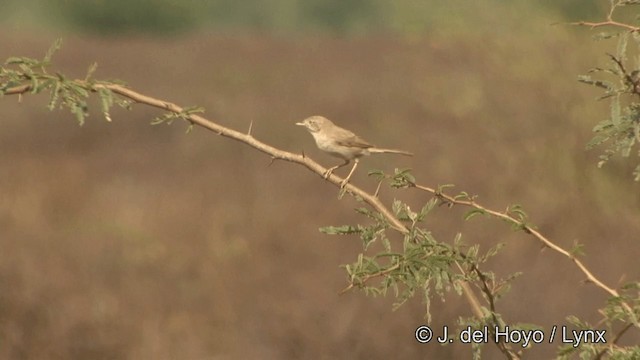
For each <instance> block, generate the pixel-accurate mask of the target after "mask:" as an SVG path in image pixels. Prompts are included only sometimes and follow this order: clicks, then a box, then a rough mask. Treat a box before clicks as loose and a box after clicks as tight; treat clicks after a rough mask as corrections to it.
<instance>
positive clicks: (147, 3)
mask: <svg viewBox="0 0 640 360" xmlns="http://www.w3.org/2000/svg"><path fill="white" fill-rule="evenodd" d="M4 2H5V4H4V9H3V10H4V11H2V13H3V15H0V16H2V17H3V18H5V19H8V18H11V17H12V16H13V15H15V14H22V15H23V16H24V15H25V14H27V13H29V14H31V15H30V16H29V17H30V20H31V21H36V22H39V23H44V24H49V25H56V26H60V25H62V26H64V27H68V28H70V29H75V30H82V31H87V32H93V33H99V34H111V35H113V34H122V33H132V32H144V33H151V34H153V33H158V34H166V33H174V32H181V31H187V30H192V29H195V28H198V27H203V26H204V27H213V28H216V29H223V30H238V29H242V30H244V31H256V30H258V31H267V32H274V33H280V34H295V33H300V32H309V31H328V32H332V33H337V34H362V33H369V32H395V33H414V32H425V31H430V30H435V29H439V30H443V31H450V30H456V31H465V30H470V29H471V28H472V27H477V26H478V23H475V22H469V21H468V19H469V17H470V16H479V17H483V16H487V20H488V22H485V23H484V24H483V26H501V23H505V22H506V23H507V24H509V23H511V20H510V19H509V18H512V19H518V20H519V21H522V17H521V16H517V15H518V14H520V15H521V14H528V15H529V16H535V15H536V14H539V13H540V12H549V13H556V14H559V16H561V17H563V18H565V19H571V20H575V19H585V18H591V17H594V16H596V15H597V14H599V13H601V11H602V9H603V3H604V2H603V1H597V0H566V1H552V0H546V1H542V2H532V1H526V0H512V1H510V2H509V5H508V6H504V5H503V3H504V1H501V0H486V1H481V2H473V1H467V0H449V1H437V0H436V1H426V0H424V1H416V0H394V1H387V0H271V1H264V0H243V1H237V0H213V1H199V0H138V1H129V0H109V1H105V0H52V1H48V0H30V1H20V0H5V1H4ZM605 5H606V4H605ZM21 19H24V17H22V18H21ZM18 21H22V20H18ZM476 30H477V29H476Z"/></svg>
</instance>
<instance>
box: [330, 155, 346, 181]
mask: <svg viewBox="0 0 640 360" xmlns="http://www.w3.org/2000/svg"><path fill="white" fill-rule="evenodd" d="M349 163H350V161H349V159H345V160H344V162H343V163H342V164H339V165H336V166H334V167H332V168H330V169H329V170H327V171H326V172H325V173H324V178H325V179H328V178H329V176H331V174H332V173H333V171H334V170H335V169H337V168H341V167H343V166H347V165H349Z"/></svg>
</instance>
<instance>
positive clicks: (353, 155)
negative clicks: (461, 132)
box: [296, 116, 413, 187]
mask: <svg viewBox="0 0 640 360" xmlns="http://www.w3.org/2000/svg"><path fill="white" fill-rule="evenodd" d="M296 125H300V126H304V127H305V128H307V130H308V131H309V132H310V133H311V135H312V136H313V138H314V139H315V141H316V145H317V146H318V148H319V149H320V150H322V151H324V152H326V153H329V154H330V155H333V156H335V157H338V158H341V159H343V160H344V163H342V164H338V165H336V166H334V167H331V168H329V169H328V170H327V172H326V173H325V174H324V177H325V179H326V178H328V177H329V176H331V174H332V173H333V171H334V170H336V169H338V168H341V167H343V166H347V165H349V163H350V162H351V160H354V164H353V167H352V168H351V171H349V175H347V177H346V178H345V179H344V180H343V181H342V183H341V184H340V186H341V187H344V186H345V185H346V184H347V183H348V182H349V179H350V178H351V175H353V172H354V171H355V170H356V167H358V162H359V160H360V157H362V156H365V155H369V154H381V153H391V154H401V155H407V156H413V154H412V153H410V152H408V151H403V150H395V149H382V148H378V147H375V146H374V145H371V144H370V143H368V142H367V141H365V140H363V139H362V138H360V137H359V136H357V135H356V134H354V133H352V132H351V131H349V130H347V129H343V128H341V127H339V126H338V125H336V124H334V123H333V122H332V121H331V120H329V119H327V118H325V117H323V116H311V117H308V118H306V119H304V120H303V121H301V122H298V123H296Z"/></svg>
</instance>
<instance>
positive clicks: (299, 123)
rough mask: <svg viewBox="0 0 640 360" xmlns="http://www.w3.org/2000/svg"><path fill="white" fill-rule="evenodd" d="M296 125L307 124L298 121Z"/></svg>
mask: <svg viewBox="0 0 640 360" xmlns="http://www.w3.org/2000/svg"><path fill="white" fill-rule="evenodd" d="M296 125H300V126H305V124H304V123H303V122H297V123H296Z"/></svg>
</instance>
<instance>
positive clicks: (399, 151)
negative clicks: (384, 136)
mask: <svg viewBox="0 0 640 360" xmlns="http://www.w3.org/2000/svg"><path fill="white" fill-rule="evenodd" d="M367 150H369V152H370V153H372V154H382V153H389V154H400V155H406V156H413V153H410V152H408V151H404V150H396V149H380V148H375V147H374V148H369V149H367Z"/></svg>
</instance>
